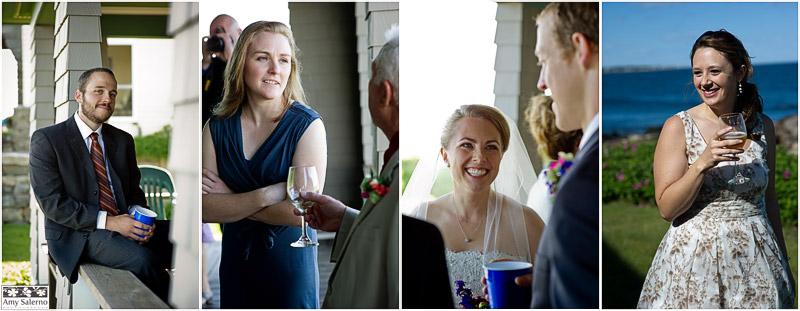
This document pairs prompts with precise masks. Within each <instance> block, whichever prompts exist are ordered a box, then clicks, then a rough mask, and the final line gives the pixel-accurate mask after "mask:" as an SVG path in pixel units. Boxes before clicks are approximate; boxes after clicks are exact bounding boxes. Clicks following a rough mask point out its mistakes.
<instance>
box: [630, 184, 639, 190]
mask: <svg viewBox="0 0 800 311" xmlns="http://www.w3.org/2000/svg"><path fill="white" fill-rule="evenodd" d="M631 187H632V188H633V189H634V190H636V189H639V187H641V186H639V184H633V185H631Z"/></svg>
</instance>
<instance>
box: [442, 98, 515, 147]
mask: <svg viewBox="0 0 800 311" xmlns="http://www.w3.org/2000/svg"><path fill="white" fill-rule="evenodd" d="M465 117H469V118H477V119H484V120H488V121H489V122H492V124H493V125H494V127H496V128H497V131H498V132H500V142H501V143H502V144H503V146H502V149H503V152H506V150H508V141H509V137H510V136H511V131H510V130H509V128H508V123H506V118H505V116H503V113H502V112H500V110H497V108H494V107H491V106H486V105H463V106H461V107H459V108H458V109H456V111H454V112H453V114H452V115H451V116H450V119H448V120H447V123H446V124H445V126H444V130H443V131H442V141H441V143H442V147H444V148H445V149H447V147H448V145H449V144H450V138H452V137H453V131H454V130H455V128H456V122H458V120H461V119H462V118H465Z"/></svg>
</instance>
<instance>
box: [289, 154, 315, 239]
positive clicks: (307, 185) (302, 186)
mask: <svg viewBox="0 0 800 311" xmlns="http://www.w3.org/2000/svg"><path fill="white" fill-rule="evenodd" d="M300 192H314V193H318V192H319V182H318V179H317V169H316V167H314V166H291V167H289V177H288V178H287V181H286V194H287V195H288V196H289V200H291V202H292V205H294V207H295V209H296V210H297V211H299V212H300V215H301V216H300V220H301V228H302V229H303V234H302V235H301V236H300V239H299V240H297V241H296V242H294V243H292V244H291V245H292V247H308V246H317V245H319V243H317V242H314V241H313V240H311V239H310V238H308V226H307V225H306V220H305V217H303V216H305V213H306V211H307V210H308V209H309V208H310V207H311V206H312V205H314V202H313V201H306V200H304V199H303V198H301V197H300Z"/></svg>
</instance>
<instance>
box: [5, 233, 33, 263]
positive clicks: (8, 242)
mask: <svg viewBox="0 0 800 311" xmlns="http://www.w3.org/2000/svg"><path fill="white" fill-rule="evenodd" d="M30 228H31V226H30V225H11V224H3V261H29V260H30V259H31V251H30V248H31V238H30V236H29V235H30Z"/></svg>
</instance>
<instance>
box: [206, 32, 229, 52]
mask: <svg viewBox="0 0 800 311" xmlns="http://www.w3.org/2000/svg"><path fill="white" fill-rule="evenodd" d="M206 47H207V48H208V50H209V51H211V52H222V51H223V50H225V41H223V40H222V38H220V37H217V36H214V37H209V38H208V39H206Z"/></svg>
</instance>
